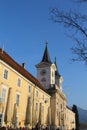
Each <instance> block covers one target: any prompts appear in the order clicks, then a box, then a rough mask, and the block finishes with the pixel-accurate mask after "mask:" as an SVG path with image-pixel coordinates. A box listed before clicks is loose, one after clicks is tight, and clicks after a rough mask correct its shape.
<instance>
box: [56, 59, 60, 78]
mask: <svg viewBox="0 0 87 130" xmlns="http://www.w3.org/2000/svg"><path fill="white" fill-rule="evenodd" d="M54 64H55V66H56V71H55V75H56V76H58V77H61V75H60V74H59V71H58V67H57V63H56V58H55V63H54Z"/></svg>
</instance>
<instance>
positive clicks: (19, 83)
mask: <svg viewBox="0 0 87 130" xmlns="http://www.w3.org/2000/svg"><path fill="white" fill-rule="evenodd" d="M17 85H18V86H19V87H20V86H21V79H20V78H18V84H17Z"/></svg>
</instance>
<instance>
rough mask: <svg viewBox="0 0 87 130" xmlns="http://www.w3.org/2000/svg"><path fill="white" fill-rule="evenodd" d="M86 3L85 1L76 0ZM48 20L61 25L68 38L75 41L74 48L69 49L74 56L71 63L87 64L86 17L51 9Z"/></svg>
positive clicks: (86, 0)
mask: <svg viewBox="0 0 87 130" xmlns="http://www.w3.org/2000/svg"><path fill="white" fill-rule="evenodd" d="M78 1H79V2H81V1H83V2H87V0H78ZM50 18H51V20H52V21H53V22H54V23H58V24H62V25H63V26H64V27H65V28H67V29H69V34H70V32H71V35H70V37H71V38H73V39H74V40H75V43H76V44H75V46H74V47H72V48H71V50H72V53H73V54H75V58H72V60H73V61H84V62H85V63H86V64H87V15H83V14H81V13H76V12H73V11H69V12H64V11H60V10H59V9H58V8H51V10H50Z"/></svg>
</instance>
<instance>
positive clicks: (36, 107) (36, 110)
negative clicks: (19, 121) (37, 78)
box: [36, 102, 38, 111]
mask: <svg viewBox="0 0 87 130" xmlns="http://www.w3.org/2000/svg"><path fill="white" fill-rule="evenodd" d="M36 111H38V103H37V102H36Z"/></svg>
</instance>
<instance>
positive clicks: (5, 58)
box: [0, 48, 46, 92]
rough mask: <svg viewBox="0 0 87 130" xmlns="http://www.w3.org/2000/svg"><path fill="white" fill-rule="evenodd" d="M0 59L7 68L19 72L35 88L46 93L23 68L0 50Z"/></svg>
mask: <svg viewBox="0 0 87 130" xmlns="http://www.w3.org/2000/svg"><path fill="white" fill-rule="evenodd" d="M0 59H1V60H2V61H4V62H5V63H7V64H8V65H9V66H11V67H12V68H13V69H14V70H16V71H17V72H19V73H20V74H21V75H22V76H24V77H25V78H27V79H28V80H29V81H31V82H32V83H34V84H35V85H36V86H37V87H39V88H40V89H42V90H44V91H45V92H46V89H45V88H44V87H43V86H42V85H41V84H40V82H39V81H38V80H37V79H36V78H35V77H34V76H33V75H32V74H30V73H29V72H28V71H27V70H25V68H24V67H23V66H21V65H19V64H18V63H17V62H16V61H15V60H13V59H12V58H11V57H10V56H9V55H8V54H7V53H6V52H5V51H3V50H2V49H1V48H0Z"/></svg>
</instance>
